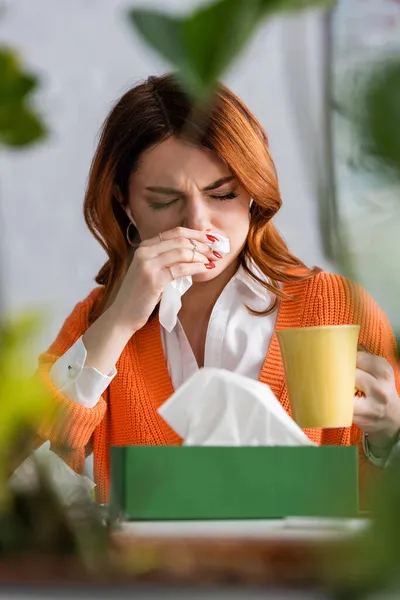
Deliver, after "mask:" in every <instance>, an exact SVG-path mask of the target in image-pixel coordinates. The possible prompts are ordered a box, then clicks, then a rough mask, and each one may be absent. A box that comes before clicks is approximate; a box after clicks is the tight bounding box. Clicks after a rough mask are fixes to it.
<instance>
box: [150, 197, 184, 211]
mask: <svg viewBox="0 0 400 600" xmlns="http://www.w3.org/2000/svg"><path fill="white" fill-rule="evenodd" d="M179 200H182V198H174V200H171V202H151V203H150V204H149V206H150V208H154V210H162V209H163V208H168V207H169V206H172V205H173V204H175V203H176V202H179Z"/></svg>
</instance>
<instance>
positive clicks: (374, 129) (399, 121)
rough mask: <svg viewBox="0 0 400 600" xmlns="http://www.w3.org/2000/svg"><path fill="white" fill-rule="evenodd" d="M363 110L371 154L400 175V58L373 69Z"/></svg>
mask: <svg viewBox="0 0 400 600" xmlns="http://www.w3.org/2000/svg"><path fill="white" fill-rule="evenodd" d="M363 113H364V118H362V119H361V120H360V133H359V135H360V137H363V138H364V139H365V140H366V144H367V148H368V152H369V154H370V155H371V156H374V157H375V158H377V159H379V160H380V162H381V165H382V167H384V168H389V169H390V170H391V171H392V172H393V173H394V174H395V175H396V177H398V178H400V133H399V128H400V57H397V58H396V59H395V58H391V59H388V60H387V61H385V62H384V63H383V64H382V63H379V64H378V66H376V67H375V68H373V69H372V70H371V73H370V75H369V79H368V84H367V86H366V90H365V96H364V111H363Z"/></svg>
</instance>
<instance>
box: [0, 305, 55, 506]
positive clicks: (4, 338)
mask: <svg viewBox="0 0 400 600" xmlns="http://www.w3.org/2000/svg"><path fill="white" fill-rule="evenodd" d="M37 323H38V321H37V320H36V327H35V319H34V317H33V316H32V315H28V316H26V317H22V318H20V319H18V320H15V321H12V322H9V323H6V324H3V325H2V327H1V329H0V344H1V346H0V500H3V499H4V498H3V496H2V494H4V493H5V490H6V487H5V481H4V480H5V478H6V477H7V475H8V468H7V461H8V460H9V458H10V455H12V452H13V447H14V444H17V443H18V441H19V440H20V438H21V435H23V434H24V432H26V431H28V430H29V431H31V430H35V429H36V427H37V426H38V425H39V423H41V422H42V421H43V420H44V419H45V418H46V416H47V415H48V414H50V411H51V410H52V403H51V401H50V397H49V394H48V392H47V390H46V389H45V387H44V384H43V383H42V382H41V381H40V380H39V378H34V377H32V374H31V373H30V371H29V370H28V368H27V367H26V366H25V365H27V364H28V360H27V358H28V348H29V338H30V337H31V336H32V334H33V332H34V331H35V329H36V330H37Z"/></svg>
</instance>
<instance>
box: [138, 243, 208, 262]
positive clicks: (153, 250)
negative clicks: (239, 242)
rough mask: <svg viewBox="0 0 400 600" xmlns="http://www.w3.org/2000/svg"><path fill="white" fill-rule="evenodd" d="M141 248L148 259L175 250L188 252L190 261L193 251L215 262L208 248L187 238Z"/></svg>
mask: <svg viewBox="0 0 400 600" xmlns="http://www.w3.org/2000/svg"><path fill="white" fill-rule="evenodd" d="M142 248H143V249H144V250H145V256H146V258H148V259H152V258H155V257H156V256H159V255H161V254H165V253H167V252H170V251H171V250H176V249H186V250H188V251H189V252H190V254H191V257H190V260H192V257H193V250H195V252H196V253H198V252H199V253H200V254H203V255H204V256H206V257H207V258H208V259H209V260H211V259H213V260H215V259H216V258H217V257H216V256H215V254H214V253H213V251H212V250H211V248H210V246H207V245H206V244H202V243H201V242H196V241H195V240H193V241H191V240H188V239H187V238H173V239H171V240H166V241H164V242H159V243H158V244H153V245H151V246H142Z"/></svg>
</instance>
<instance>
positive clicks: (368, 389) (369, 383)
mask: <svg viewBox="0 0 400 600" xmlns="http://www.w3.org/2000/svg"><path fill="white" fill-rule="evenodd" d="M355 385H356V388H357V389H359V390H361V391H362V392H363V393H364V395H365V396H376V395H377V392H378V388H379V382H378V380H377V379H376V377H374V376H373V375H371V374H370V373H368V372H367V371H363V370H362V369H356V381H355Z"/></svg>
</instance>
